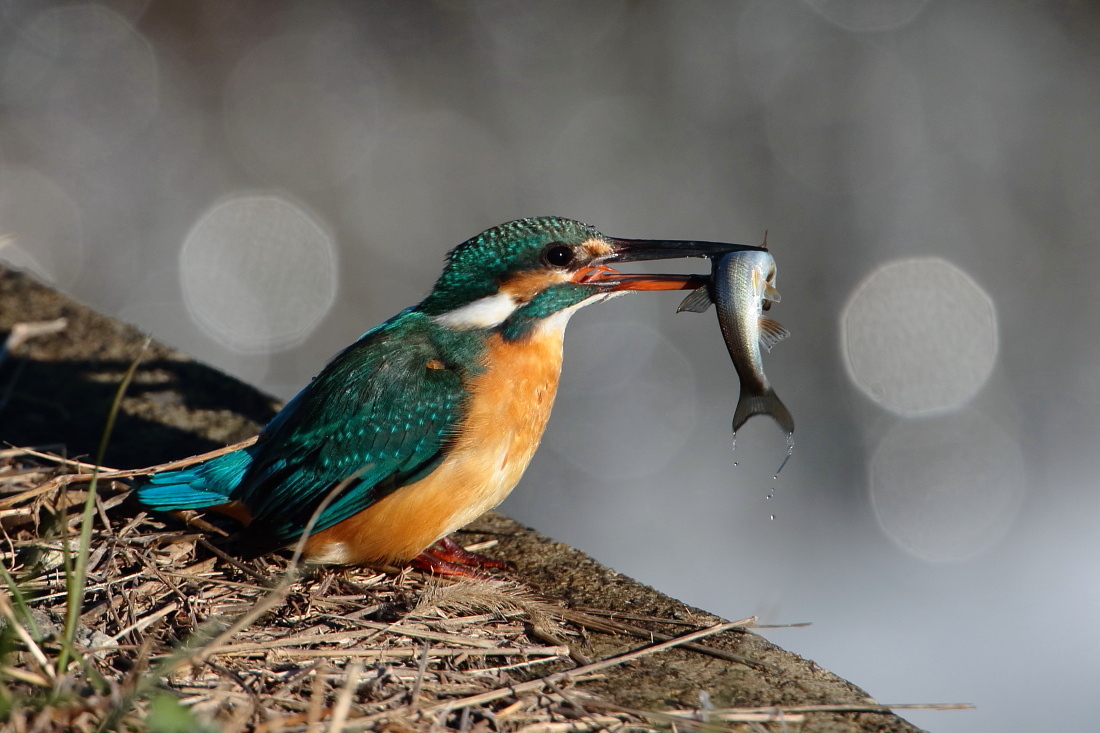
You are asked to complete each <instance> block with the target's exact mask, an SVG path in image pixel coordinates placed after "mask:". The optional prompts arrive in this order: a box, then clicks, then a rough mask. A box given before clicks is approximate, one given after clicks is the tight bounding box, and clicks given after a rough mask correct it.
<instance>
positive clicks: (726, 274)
mask: <svg viewBox="0 0 1100 733" xmlns="http://www.w3.org/2000/svg"><path fill="white" fill-rule="evenodd" d="M775 275H776V266H775V258H773V257H772V255H771V253H770V252H768V251H767V250H763V249H762V250H748V251H740V252H729V253H727V254H724V255H721V256H719V257H715V258H712V260H711V276H710V279H709V281H708V282H707V283H706V284H705V285H703V286H702V287H699V288H697V289H696V290H695V291H693V292H692V293H690V294H689V295H688V296H687V297H686V298H684V300H683V302H681V303H680V307H679V308H677V309H676V312H677V313H680V312H682V311H689V312H692V313H703V312H704V311H706V310H707V309H708V308H710V306H711V303H714V304H715V305H716V309H715V310H716V311H717V313H718V325H719V326H720V327H721V329H722V336H723V338H724V339H725V341H726V349H727V350H728V351H729V352H730V358H731V359H732V360H733V367H734V369H735V370H736V371H737V377H738V379H739V380H740V381H741V392H740V395H739V396H738V398H737V407H736V409H735V410H734V413H733V432H734V436H735V437H736V434H737V431H738V430H739V429H740V428H741V426H742V425H744V424H745V422H746V421H748V419H749V418H751V417H753V416H754V415H768V416H770V417H771V418H772V419H773V420H775V422H776V423H777V424H778V425H779V427H780V428H782V429H783V430H784V431H785V432H786V433H787V439H788V443H790V442H791V436H793V435H794V418H793V417H791V413H790V410H788V409H787V406H786V405H784V404H783V402H782V400H780V399H779V396H778V395H776V393H775V390H774V389H773V388H772V386H771V384H770V383H769V382H768V377H767V376H766V375H765V374H764V362H763V360H762V359H761V357H760V348H761V347H763V348H764V350H766V351H771V349H772V347H773V346H775V345H776V344H777V343H779V342H780V341H782V340H783V339H785V338H787V337H788V336H790V335H791V334H790V331H788V330H787V329H785V328H783V326H781V325H779V324H778V323H776V322H775V321H774V320H772V319H770V318H768V317H767V316H765V315H764V311H766V310H768V309H769V308H770V307H771V304H772V303H778V302H779V292H778V291H777V290H776V289H775ZM785 462H786V461H784V463H785ZM780 468H782V466H781V467H780Z"/></svg>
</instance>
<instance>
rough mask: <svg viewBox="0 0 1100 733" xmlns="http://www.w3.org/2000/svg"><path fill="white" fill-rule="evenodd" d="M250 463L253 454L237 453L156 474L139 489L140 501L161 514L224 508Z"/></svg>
mask: <svg viewBox="0 0 1100 733" xmlns="http://www.w3.org/2000/svg"><path fill="white" fill-rule="evenodd" d="M251 463H252V454H251V453H249V452H248V451H247V450H238V451H233V452H232V453H226V454H225V455H223V456H218V457H217V458H211V459H210V460H208V461H204V462H202V463H199V464H197V465H194V466H188V467H187V468H182V469H180V470H178V471H166V472H164V473H155V474H153V475H152V476H149V477H148V478H147V479H145V481H144V483H142V484H141V485H140V486H138V487H137V490H136V491H137V498H138V500H139V501H140V502H141V503H142V504H144V505H145V506H147V507H149V508H150V509H158V510H160V511H173V510H176V509H201V508H203V507H208V506H217V505H219V504H225V503H227V502H229V501H230V495H231V494H232V493H233V490H234V489H235V488H237V485H238V484H239V483H240V482H241V479H242V478H243V477H244V474H245V471H247V470H248V467H249V465H250V464H251Z"/></svg>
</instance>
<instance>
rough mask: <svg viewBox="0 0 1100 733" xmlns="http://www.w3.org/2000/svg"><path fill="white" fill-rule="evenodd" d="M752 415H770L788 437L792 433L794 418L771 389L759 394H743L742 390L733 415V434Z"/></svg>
mask: <svg viewBox="0 0 1100 733" xmlns="http://www.w3.org/2000/svg"><path fill="white" fill-rule="evenodd" d="M753 415H770V416H771V418H772V419H773V420H775V421H776V422H777V423H779V427H781V428H783V430H784V432H786V433H787V434H788V435H790V434H792V433H794V418H793V417H791V413H790V410H788V409H787V406H786V405H784V404H783V402H782V401H780V399H779V396H778V395H776V393H775V390H774V389H772V388H771V387H769V388H768V389H767V390H765V391H764V392H761V393H760V394H745V392H744V391H743V390H742V392H741V397H740V398H739V399H738V400H737V409H736V410H734V413H733V432H735V433H736V432H737V431H738V430H740V429H741V426H742V425H744V424H745V422H746V421H747V420H748V419H749V418H750V417H752V416H753Z"/></svg>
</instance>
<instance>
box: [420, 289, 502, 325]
mask: <svg viewBox="0 0 1100 733" xmlns="http://www.w3.org/2000/svg"><path fill="white" fill-rule="evenodd" d="M518 307H519V303H517V302H516V300H515V298H513V297H512V296H511V295H510V294H509V293H505V292H500V293H495V294H493V295H486V296H485V297H484V298H478V299H477V300H475V301H473V302H471V303H467V304H466V305H462V306H459V307H458V308H455V309H454V310H449V311H447V312H446V313H440V314H439V315H438V316H435V317H433V318H432V320H433V321H435V322H436V323H438V324H439V325H441V326H446V327H447V328H453V329H455V330H457V331H465V330H469V329H473V328H494V327H496V326H499V325H500V324H502V323H504V322H505V321H506V320H508V316H510V315H512V314H513V313H515V312H516V308H518Z"/></svg>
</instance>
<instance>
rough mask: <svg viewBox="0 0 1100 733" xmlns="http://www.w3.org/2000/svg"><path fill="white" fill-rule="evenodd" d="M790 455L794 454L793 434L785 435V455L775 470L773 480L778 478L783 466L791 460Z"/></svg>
mask: <svg viewBox="0 0 1100 733" xmlns="http://www.w3.org/2000/svg"><path fill="white" fill-rule="evenodd" d="M792 453H794V433H787V455H785V456H783V462H782V463H780V464H779V468H777V469H775V475H774V476H772V478H773V479H777V478H779V472H780V471H782V470H783V466H786V465H787V461H789V460H791V454H792Z"/></svg>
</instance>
